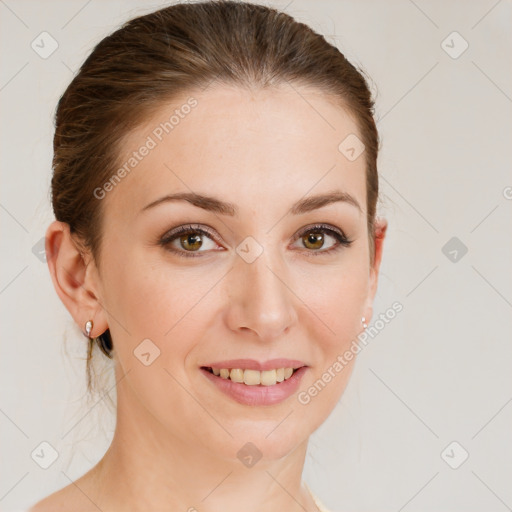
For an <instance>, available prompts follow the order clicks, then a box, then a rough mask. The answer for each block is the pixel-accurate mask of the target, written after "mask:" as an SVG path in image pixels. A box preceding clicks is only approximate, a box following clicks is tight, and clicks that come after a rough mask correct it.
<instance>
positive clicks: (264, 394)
mask: <svg viewBox="0 0 512 512" xmlns="http://www.w3.org/2000/svg"><path fill="white" fill-rule="evenodd" d="M307 369H308V367H307V366H303V367H302V368H299V369H298V370H296V371H295V372H293V375H292V376H291V377H290V378H289V379H286V380H284V381H283V382H279V383H277V384H274V385H273V386H262V385H258V386H248V385H247V384H243V383H241V382H233V381H232V380H231V379H223V378H222V377H218V376H216V375H214V374H213V373H210V372H209V371H208V370H205V369H204V368H201V371H202V372H203V374H204V375H205V376H206V377H207V378H208V379H209V380H210V381H211V382H212V383H213V384H214V385H215V386H217V389H219V390H220V391H222V392H223V393H225V394H226V395H228V396H229V397H231V398H232V399H233V400H235V401H236V402H238V403H240V404H244V405H273V404H278V403H280V402H283V401H284V400H286V399H287V398H288V397H289V396H291V395H293V393H295V391H297V388H298V387H299V384H300V381H301V379H302V376H303V375H304V373H305V372H306V371H307Z"/></svg>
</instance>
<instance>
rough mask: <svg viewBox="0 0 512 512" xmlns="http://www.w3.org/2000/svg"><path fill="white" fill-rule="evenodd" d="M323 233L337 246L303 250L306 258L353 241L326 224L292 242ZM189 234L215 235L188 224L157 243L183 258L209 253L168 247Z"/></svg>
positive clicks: (319, 225)
mask: <svg viewBox="0 0 512 512" xmlns="http://www.w3.org/2000/svg"><path fill="white" fill-rule="evenodd" d="M310 232H311V233H324V234H328V235H331V236H332V237H334V238H335V239H336V240H337V242H338V243H337V244H335V245H333V246H332V247H330V248H329V249H325V250H318V251H314V250H308V249H305V250H306V252H307V253H309V254H308V256H318V255H323V254H328V253H329V254H331V253H334V252H337V251H339V250H341V249H342V248H344V247H349V246H350V244H352V242H353V240H349V239H348V238H347V237H346V236H345V235H344V234H343V233H342V232H341V231H338V230H335V229H333V228H331V227H329V226H328V225H326V224H315V225H313V226H309V227H307V228H305V229H303V230H302V231H300V232H299V234H298V235H297V236H296V237H295V239H294V240H293V241H294V242H295V241H297V240H298V239H299V238H301V237H303V236H304V235H305V234H306V233H310ZM189 234H201V235H204V236H207V237H208V238H210V239H212V240H213V241H215V235H214V234H213V231H212V230H210V229H209V228H207V227H206V226H205V227H201V226H198V225H193V224H188V225H185V226H180V227H178V228H176V229H173V230H171V231H169V232H167V233H166V234H165V235H164V236H163V237H162V238H161V239H160V241H159V245H161V246H162V247H164V248H166V250H168V251H170V252H172V253H175V254H178V255H179V256H183V257H185V258H198V257H202V255H201V252H209V251H200V252H197V251H196V252H193V251H184V250H179V249H175V248H174V247H170V243H171V242H173V241H174V240H176V239H177V238H179V237H180V236H183V235H189Z"/></svg>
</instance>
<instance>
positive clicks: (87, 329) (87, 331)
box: [85, 320, 92, 338]
mask: <svg viewBox="0 0 512 512" xmlns="http://www.w3.org/2000/svg"><path fill="white" fill-rule="evenodd" d="M91 331H92V320H87V322H85V335H86V336H87V337H88V338H90V337H91Z"/></svg>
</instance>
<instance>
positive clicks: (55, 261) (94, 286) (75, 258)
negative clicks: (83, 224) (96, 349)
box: [45, 221, 108, 338]
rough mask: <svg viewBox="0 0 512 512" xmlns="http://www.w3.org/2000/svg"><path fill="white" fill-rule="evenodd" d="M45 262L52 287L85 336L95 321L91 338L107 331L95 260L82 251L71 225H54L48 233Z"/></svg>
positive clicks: (56, 223) (60, 223)
mask: <svg viewBox="0 0 512 512" xmlns="http://www.w3.org/2000/svg"><path fill="white" fill-rule="evenodd" d="M45 249H46V261H47V262H48V268H49V270H50V275H51V277H52V281H53V286H54V287H55V291H56V292H57V295H58V296H59V297H60V300H61V301H62V303H63V304H64V306H66V308H67V310H68V311H69V312H70V313H71V316H72V317H73V319H74V320H75V322H76V323H77V325H78V326H79V327H80V330H81V331H82V332H84V326H85V323H86V322H87V321H88V320H92V322H93V328H92V331H91V333H90V337H91V338H95V337H97V336H99V335H100V334H102V333H103V332H104V331H105V330H106V329H108V323H107V320H106V317H105V312H104V309H103V307H102V305H101V302H100V298H99V295H100V294H99V285H98V284H99V277H98V272H97V268H96V265H95V263H94V260H93V259H92V258H91V257H90V256H89V255H88V253H84V251H83V250H80V248H79V246H78V244H77V243H76V242H75V240H74V238H73V237H72V235H71V233H70V230H69V225H68V224H66V223H65V222H59V221H55V222H52V224H50V226H49V227H48V229H47V231H46V243H45Z"/></svg>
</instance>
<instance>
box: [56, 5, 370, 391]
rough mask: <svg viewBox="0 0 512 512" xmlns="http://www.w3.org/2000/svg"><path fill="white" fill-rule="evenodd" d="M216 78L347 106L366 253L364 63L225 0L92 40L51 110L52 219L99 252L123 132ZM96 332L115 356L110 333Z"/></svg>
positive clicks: (266, 12) (306, 31) (264, 12)
mask: <svg viewBox="0 0 512 512" xmlns="http://www.w3.org/2000/svg"><path fill="white" fill-rule="evenodd" d="M213 81H217V82H219V83H225V84H235V85H239V86H242V87H267V86H272V85H277V84H280V83H284V82H287V81H289V82H293V83H297V84H303V85H308V86H313V87H315V88H317V89H319V90H321V91H324V92H325V93H327V94H328V95H330V96H332V97H333V98H335V99H336V100H337V103H339V104H340V105H341V106H343V107H345V108H346V109H347V110H348V112H349V113H350V114H351V115H352V116H353V117H354V120H355V122H356V123H357V126H358V128H359V132H360V136H361V137H362V141H363V143H364V145H365V153H364V156H365V159H366V191H367V225H368V233H369V244H370V255H371V262H373V261H374V219H375V214H376V204H377V199H378V188H379V183H378V174H377V153H378V149H379V148H378V146H379V137H378V132H377V128H376V125H375V122H374V118H373V114H374V102H373V99H372V96H371V93H370V90H369V88H368V85H367V82H366V80H365V78H364V76H363V74H362V72H361V71H359V70H357V69H356V68H355V67H354V66H353V65H352V64H351V63H350V62H349V61H348V60H347V59H346V58H345V56H344V55H343V54H342V53H341V52H340V51H339V50H338V49H337V48H336V47H335V46H333V45H332V44H330V43H329V42H327V41H326V40H325V39H324V37H323V36H322V35H320V34H317V33H316V32H314V31H313V30H312V29H311V28H310V27H308V26H307V25H305V24H303V23H299V22H297V21H295V20H294V19H293V18H292V17H291V16H289V15H287V14H285V13H283V12H279V11H277V10H276V9H273V8H269V7H266V6H262V5H255V4H252V3H243V2H236V1H230V0H218V1H209V2H200V3H193V4H189V3H180V4H175V5H171V6H168V7H165V8H163V9H160V10H158V11H156V12H153V13H150V14H147V15H144V16H140V17H137V18H135V19H132V20H131V21H128V22H127V23H125V24H124V25H123V26H122V27H121V28H120V29H118V30H117V31H115V32H114V33H113V34H111V35H109V36H108V37H105V38H104V39H103V40H102V41H101V42H100V43H99V44H98V45H97V46H96V47H95V48H94V50H93V52H92V53H91V54H90V55H89V57H88V58H87V59H86V61H85V62H84V63H83V65H82V66H81V68H80V71H79V72H78V74H77V75H76V76H75V77H74V79H73V80H72V82H71V83H70V85H69V86H68V88H67V89H66V91H65V92H64V94H63V95H62V97H61V99H60V100H59V103H58V106H57V110H56V114H55V124H56V128H55V137H54V157H53V169H54V173H53V179H52V203H53V210H54V213H55V217H56V219H57V220H59V221H62V222H66V223H68V224H69V226H70V230H71V233H73V234H74V235H77V237H78V239H79V240H80V241H81V242H82V243H83V244H84V247H86V248H87V249H89V250H90V251H91V254H92V256H93V257H94V258H95V260H96V261H99V253H100V249H101V247H100V242H101V235H102V230H101V225H102V224H101V221H102V207H103V203H104V202H103V201H100V200H98V199H97V198H96V196H95V194H94V190H95V189H97V187H99V186H101V185H102V184H103V183H105V182H106V181H107V180H108V179H109V178H110V177H111V176H112V175H113V174H114V171H115V169H116V168H117V166H118V165H119V160H120V151H121V150H122V142H123V139H124V138H125V137H126V136H127V135H128V134H129V133H130V131H131V130H133V128H135V127H137V125H139V124H141V123H142V122H144V120H145V119H146V118H148V116H149V115H151V113H152V112H153V111H154V110H155V109H156V108H158V106H159V105H161V104H163V103H165V102H168V101H169V100H171V99H172V98H173V97H175V96H177V95H178V94H181V93H186V92H187V91H190V90H192V89H197V88H198V87H206V86H207V85H208V84H209V83H211V82H213ZM340 142H341V141H340ZM96 341H97V343H98V345H99V347H100V348H101V350H102V351H103V353H104V354H106V355H107V356H108V357H112V356H111V354H110V351H111V350H112V339H111V337H110V332H109V331H108V330H107V331H106V332H105V333H104V334H103V335H101V336H99V337H98V338H97V339H96ZM93 343H94V340H91V343H90V347H89V351H88V358H87V371H88V376H89V363H90V359H91V353H92V346H93ZM88 389H89V382H88Z"/></svg>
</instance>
